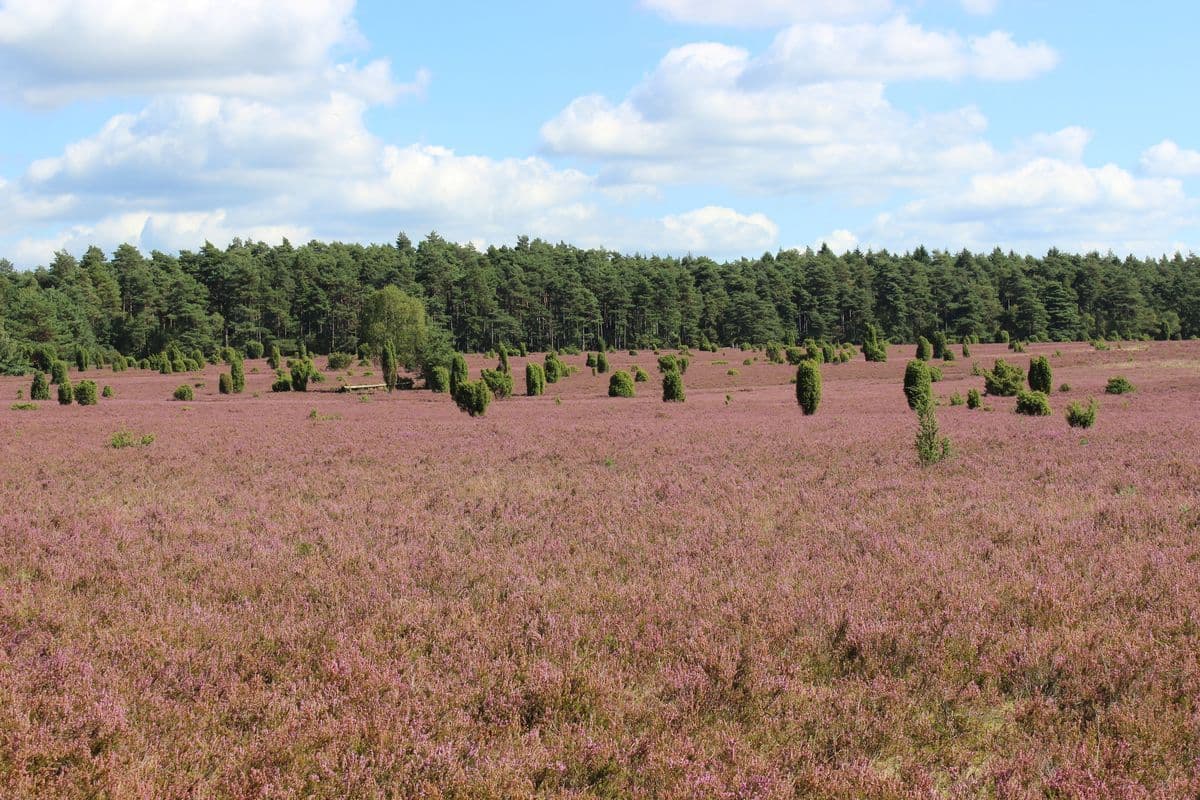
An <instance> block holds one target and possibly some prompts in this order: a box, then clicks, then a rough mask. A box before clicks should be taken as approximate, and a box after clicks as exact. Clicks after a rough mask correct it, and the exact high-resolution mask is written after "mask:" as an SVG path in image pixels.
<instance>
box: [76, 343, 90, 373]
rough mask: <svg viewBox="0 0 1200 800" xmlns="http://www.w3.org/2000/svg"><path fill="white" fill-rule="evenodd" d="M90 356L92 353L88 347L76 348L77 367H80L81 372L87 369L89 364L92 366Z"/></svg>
mask: <svg viewBox="0 0 1200 800" xmlns="http://www.w3.org/2000/svg"><path fill="white" fill-rule="evenodd" d="M89 356H90V354H89V353H88V351H87V349H86V348H83V347H76V348H75V368H76V369H78V370H79V371H80V372H83V371H84V370H85V369H87V368H88V367H89V366H91V364H90V363H89V362H90V360H91V359H90V357H89Z"/></svg>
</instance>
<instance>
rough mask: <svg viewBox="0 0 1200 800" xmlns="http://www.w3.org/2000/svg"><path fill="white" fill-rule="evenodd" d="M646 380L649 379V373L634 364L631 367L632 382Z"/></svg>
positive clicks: (643, 381)
mask: <svg viewBox="0 0 1200 800" xmlns="http://www.w3.org/2000/svg"><path fill="white" fill-rule="evenodd" d="M648 380H650V375H649V374H647V372H646V370H644V369H642V368H641V367H636V366H635V367H634V368H633V382H634V383H645V382H646V381H648Z"/></svg>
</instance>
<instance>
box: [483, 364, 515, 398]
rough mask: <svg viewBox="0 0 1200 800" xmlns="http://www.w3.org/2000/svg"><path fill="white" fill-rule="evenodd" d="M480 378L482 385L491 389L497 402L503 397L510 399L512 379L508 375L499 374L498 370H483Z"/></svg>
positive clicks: (504, 373) (505, 373)
mask: <svg viewBox="0 0 1200 800" xmlns="http://www.w3.org/2000/svg"><path fill="white" fill-rule="evenodd" d="M480 378H482V379H483V382H484V384H485V385H486V386H487V387H488V388H489V389H491V391H492V394H494V395H495V396H496V399H497V400H501V399H503V398H505V397H512V393H513V379H512V375H511V374H510V373H507V372H501V371H500V370H498V369H485V370H484V371H483V372H482V373H481V374H480Z"/></svg>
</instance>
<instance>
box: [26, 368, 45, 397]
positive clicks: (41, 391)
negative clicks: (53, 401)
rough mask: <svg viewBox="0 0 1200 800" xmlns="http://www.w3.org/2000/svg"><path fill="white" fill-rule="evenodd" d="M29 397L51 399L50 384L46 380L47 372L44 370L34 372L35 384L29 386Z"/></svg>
mask: <svg viewBox="0 0 1200 800" xmlns="http://www.w3.org/2000/svg"><path fill="white" fill-rule="evenodd" d="M29 399H30V400H49V399H50V384H49V383H47V382H46V374H45V373H44V372H35V373H33V384H32V385H31V386H30V387H29Z"/></svg>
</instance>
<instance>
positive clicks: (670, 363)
mask: <svg viewBox="0 0 1200 800" xmlns="http://www.w3.org/2000/svg"><path fill="white" fill-rule="evenodd" d="M658 371H659V372H661V373H663V374H664V375H665V374H666V373H668V372H678V371H679V360H678V359H677V358H676V357H675V356H659V357H658Z"/></svg>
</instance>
